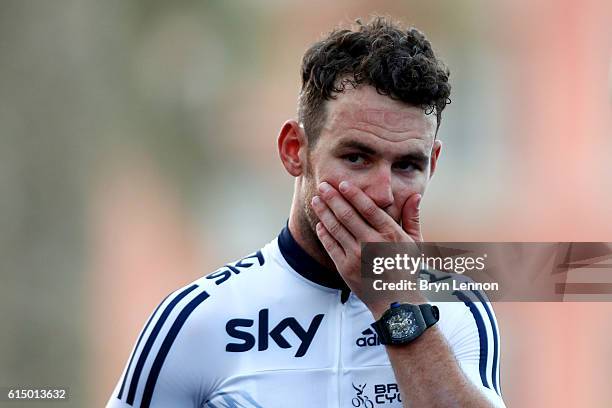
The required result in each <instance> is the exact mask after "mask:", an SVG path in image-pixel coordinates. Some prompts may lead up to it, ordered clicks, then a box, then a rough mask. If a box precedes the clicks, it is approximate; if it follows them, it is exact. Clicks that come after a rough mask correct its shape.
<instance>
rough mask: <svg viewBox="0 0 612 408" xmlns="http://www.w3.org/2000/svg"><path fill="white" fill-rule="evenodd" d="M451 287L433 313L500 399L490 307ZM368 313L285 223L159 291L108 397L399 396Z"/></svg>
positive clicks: (327, 402) (326, 400)
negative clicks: (240, 253)
mask: <svg viewBox="0 0 612 408" xmlns="http://www.w3.org/2000/svg"><path fill="white" fill-rule="evenodd" d="M426 273H427V274H429V275H430V278H431V279H436V278H435V276H437V275H434V274H430V273H429V272H426ZM447 278H448V276H447V277H445V278H444V279H447ZM455 295H456V297H457V299H458V301H457V302H440V303H436V305H437V306H438V308H439V310H440V321H439V322H438V323H437V325H438V327H439V328H440V330H441V332H442V333H443V334H444V336H445V338H446V340H447V341H448V344H449V346H450V348H451V349H452V351H453V353H454V355H455V357H456V359H457V361H458V363H459V365H460V366H461V368H462V370H463V372H464V374H465V375H466V377H467V378H468V379H469V380H470V381H472V382H473V383H474V384H476V385H477V386H478V387H479V388H480V389H481V390H482V392H483V393H484V394H486V395H487V397H488V398H489V399H490V400H491V402H492V403H493V404H495V405H498V406H504V403H503V401H502V398H501V392H500V384H499V331H498V329H497V324H496V320H495V315H494V314H493V309H492V308H491V305H490V304H489V303H488V302H486V301H485V299H484V298H483V296H482V294H480V293H478V292H474V291H466V292H455ZM373 322H374V318H373V316H372V314H371V313H370V311H369V310H368V309H367V307H366V306H365V305H364V304H363V302H361V301H360V300H359V299H358V298H357V297H356V296H355V295H354V294H352V293H350V292H349V291H348V288H347V287H346V285H345V284H344V282H343V281H342V279H341V278H340V276H339V275H338V274H337V273H335V272H331V271H328V270H324V269H323V268H322V267H321V266H320V265H319V264H318V263H317V262H316V261H314V259H312V258H311V257H310V256H308V254H307V253H306V252H305V251H304V250H303V249H302V248H301V247H300V246H299V245H298V244H297V242H296V241H295V240H294V239H293V237H292V236H291V233H290V232H289V230H288V228H285V229H283V231H282V232H281V234H280V235H279V236H278V238H277V239H275V240H274V241H272V242H271V243H269V244H268V245H266V246H265V247H264V248H262V249H261V250H259V251H257V252H256V253H254V254H252V255H249V256H247V257H245V258H243V259H241V260H239V261H237V262H234V263H230V264H227V265H225V266H224V267H222V268H220V269H218V270H216V271H215V272H213V273H211V274H210V275H207V276H205V277H202V278H200V279H198V280H196V281H195V282H193V283H192V284H190V285H188V286H186V287H184V288H182V289H179V290H177V291H176V292H174V293H172V294H170V295H169V296H168V297H167V298H166V299H164V300H163V301H162V302H161V304H160V305H159V306H158V307H157V309H156V310H155V311H154V312H153V314H152V315H151V317H150V318H149V321H148V322H147V323H146V325H145V327H144V329H143V330H142V332H141V334H140V336H139V338H138V340H137V342H136V345H135V347H134V350H133V352H132V354H131V356H130V358H129V360H128V363H127V365H126V367H125V369H124V372H123V374H122V376H121V378H120V379H119V382H118V384H117V386H116V388H115V390H114V391H113V393H112V395H111V397H110V400H109V402H108V404H107V408H127V407H139V408H150V407H155V408H188V407H189V408H214V407H226V408H227V407H263V408H273V407H288V406H291V407H296V408H298V407H304V408H313V407H356V408H359V407H362V408H374V407H401V406H402V403H401V397H400V392H399V389H398V385H397V384H396V381H395V378H394V374H393V370H392V367H391V364H390V362H389V359H388V357H387V353H386V351H385V346H384V345H381V344H380V342H379V341H378V338H377V336H376V334H375V333H374V331H373V329H372V328H371V327H370V325H371V324H372V323H373ZM438 381H440V382H442V381H444V378H440V379H438ZM407 392H410V391H407Z"/></svg>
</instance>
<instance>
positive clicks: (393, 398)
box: [351, 383, 402, 408]
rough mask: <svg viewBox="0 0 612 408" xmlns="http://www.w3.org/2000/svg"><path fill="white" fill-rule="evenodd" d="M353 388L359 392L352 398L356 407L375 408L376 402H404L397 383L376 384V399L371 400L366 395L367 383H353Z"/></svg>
mask: <svg viewBox="0 0 612 408" xmlns="http://www.w3.org/2000/svg"><path fill="white" fill-rule="evenodd" d="M351 385H352V386H353V389H354V390H355V392H356V393H357V395H355V397H354V398H353V399H352V400H351V404H352V405H353V406H354V407H355V408H360V407H363V408H374V404H376V405H377V406H378V405H383V404H397V403H401V402H402V398H401V396H400V391H399V387H398V386H397V384H395V383H391V384H374V401H372V400H370V398H369V397H368V396H367V395H364V391H365V389H366V386H367V385H368V384H367V383H365V384H359V385H355V384H354V383H351Z"/></svg>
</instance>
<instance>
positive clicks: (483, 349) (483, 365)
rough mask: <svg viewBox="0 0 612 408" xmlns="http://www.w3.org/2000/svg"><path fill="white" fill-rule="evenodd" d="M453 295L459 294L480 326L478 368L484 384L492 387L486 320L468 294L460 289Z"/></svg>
mask: <svg viewBox="0 0 612 408" xmlns="http://www.w3.org/2000/svg"><path fill="white" fill-rule="evenodd" d="M453 295H455V296H457V298H458V299H459V300H461V301H462V302H463V303H465V305H466V306H467V307H468V308H469V309H470V312H472V315H473V316H474V321H475V322H476V327H477V328H478V337H479V339H480V357H479V361H478V368H479V371H480V380H481V381H482V385H484V386H485V387H487V388H489V389H491V386H490V385H489V381H488V379H487V358H488V354H489V346H488V343H489V342H488V339H487V329H486V327H485V323H484V320H483V318H482V315H481V314H480V311H479V310H478V307H477V306H476V305H475V304H474V302H473V301H472V300H471V299H470V298H469V297H467V295H466V294H465V293H463V292H460V291H454V292H453Z"/></svg>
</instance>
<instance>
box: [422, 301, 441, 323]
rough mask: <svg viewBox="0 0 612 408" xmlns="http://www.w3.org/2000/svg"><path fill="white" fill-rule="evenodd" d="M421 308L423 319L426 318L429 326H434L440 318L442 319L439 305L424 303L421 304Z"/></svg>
mask: <svg viewBox="0 0 612 408" xmlns="http://www.w3.org/2000/svg"><path fill="white" fill-rule="evenodd" d="M419 309H421V314H422V315H423V320H425V324H426V325H427V327H431V326H433V325H434V324H436V323H438V320H440V311H439V310H438V306H432V305H430V304H429V303H423V304H421V305H419Z"/></svg>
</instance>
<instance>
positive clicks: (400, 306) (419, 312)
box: [372, 302, 440, 345]
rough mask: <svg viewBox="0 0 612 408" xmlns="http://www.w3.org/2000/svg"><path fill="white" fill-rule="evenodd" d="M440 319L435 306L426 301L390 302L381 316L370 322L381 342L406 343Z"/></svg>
mask: <svg viewBox="0 0 612 408" xmlns="http://www.w3.org/2000/svg"><path fill="white" fill-rule="evenodd" d="M438 320H440V311H439V310H438V307H437V306H432V305H430V304H428V303H425V304H422V305H413V304H410V303H398V302H394V303H391V306H390V307H389V309H387V311H386V312H385V313H383V315H382V317H381V318H380V319H379V320H378V321H376V322H374V323H372V327H373V328H374V330H375V331H376V334H377V335H378V338H379V339H380V342H381V344H394V345H398V344H407V343H410V342H411V341H414V340H415V339H416V338H417V337H419V336H420V335H421V334H423V332H424V331H425V330H427V329H428V328H429V327H431V326H433V325H434V324H436V323H437V322H438Z"/></svg>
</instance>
